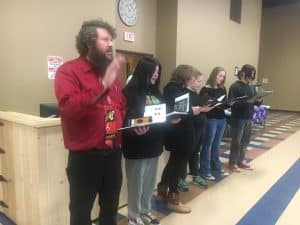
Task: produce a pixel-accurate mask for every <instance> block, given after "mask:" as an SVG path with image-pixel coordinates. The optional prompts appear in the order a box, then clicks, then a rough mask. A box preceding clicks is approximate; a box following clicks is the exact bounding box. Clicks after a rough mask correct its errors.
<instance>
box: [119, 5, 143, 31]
mask: <svg viewBox="0 0 300 225" xmlns="http://www.w3.org/2000/svg"><path fill="white" fill-rule="evenodd" d="M118 12H119V16H120V18H121V21H122V22H123V23H124V24H125V25H127V26H130V27H131V26H134V25H135V24H136V23H137V21H138V8H137V5H136V2H135V0H119V4H118Z"/></svg>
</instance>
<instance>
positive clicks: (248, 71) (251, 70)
mask: <svg viewBox="0 0 300 225" xmlns="http://www.w3.org/2000/svg"><path fill="white" fill-rule="evenodd" d="M243 75H244V76H245V78H246V79H251V80H254V79H255V75H256V69H255V67H254V66H252V65H250V64H245V65H243V67H242V69H241V70H240V71H239V72H238V78H239V79H241V78H242V76H243Z"/></svg>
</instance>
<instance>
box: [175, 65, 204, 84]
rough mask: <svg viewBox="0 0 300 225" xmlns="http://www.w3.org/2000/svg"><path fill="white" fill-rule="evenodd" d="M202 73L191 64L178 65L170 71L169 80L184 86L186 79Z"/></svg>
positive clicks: (188, 79)
mask: <svg viewBox="0 0 300 225" xmlns="http://www.w3.org/2000/svg"><path fill="white" fill-rule="evenodd" d="M201 75H202V73H201V72H200V71H199V70H198V69H197V68H195V67H193V66H191V65H184V64H182V65H179V66H177V67H176V68H175V70H174V71H173V73H172V77H171V81H173V82H175V83H177V84H179V85H181V86H182V87H186V84H187V82H188V81H190V80H191V79H192V78H193V77H196V76H201Z"/></svg>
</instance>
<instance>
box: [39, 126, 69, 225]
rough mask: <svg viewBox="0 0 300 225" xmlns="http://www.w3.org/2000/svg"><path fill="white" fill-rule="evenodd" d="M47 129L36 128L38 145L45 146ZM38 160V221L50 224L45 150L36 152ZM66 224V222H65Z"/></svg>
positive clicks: (47, 166)
mask: <svg viewBox="0 0 300 225" xmlns="http://www.w3.org/2000/svg"><path fill="white" fill-rule="evenodd" d="M46 131H47V129H39V130H38V146H47V135H46V134H47V132H46ZM38 161H39V193H38V195H39V211H40V213H39V214H40V217H41V219H40V222H41V224H44V225H50V217H51V214H49V213H48V211H49V209H48V206H49V197H50V196H49V182H48V180H49V179H48V172H47V171H48V168H49V165H48V160H47V151H43V150H41V151H39V152H38ZM66 224H67V223H66Z"/></svg>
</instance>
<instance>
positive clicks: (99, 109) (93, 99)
mask: <svg viewBox="0 0 300 225" xmlns="http://www.w3.org/2000/svg"><path fill="white" fill-rule="evenodd" d="M115 36H116V34H115V29H114V28H113V27H112V26H111V25H110V24H108V23H107V22H104V21H102V20H101V19H99V20H89V21H85V22H83V24H82V26H81V29H80V31H79V33H78V35H77V37H76V47H77V50H78V52H79V54H80V56H79V57H78V58H76V59H74V60H71V61H69V62H66V63H65V64H63V65H62V66H61V67H59V69H58V70H57V73H56V78H55V94H56V97H57V100H58V105H59V111H60V115H61V124H62V131H63V137H64V144H65V147H66V148H67V149H68V150H69V156H68V164H67V169H66V172H67V177H68V181H69V184H70V204H69V209H70V224H71V225H91V224H92V222H91V218H90V214H91V210H92V207H93V203H94V201H95V198H96V195H97V194H98V195H99V205H100V208H101V209H100V213H99V224H100V225H116V224H117V223H116V215H117V210H118V204H119V195H120V189H121V183H122V171H121V134H120V133H119V131H118V128H120V127H122V125H123V118H124V114H125V104H126V103H125V98H124V96H123V95H122V86H121V83H120V81H119V79H118V74H119V72H120V71H119V68H120V66H121V65H120V64H122V63H123V62H124V59H123V58H120V57H118V58H116V59H113V49H112V40H113V39H114V38H115Z"/></svg>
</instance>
